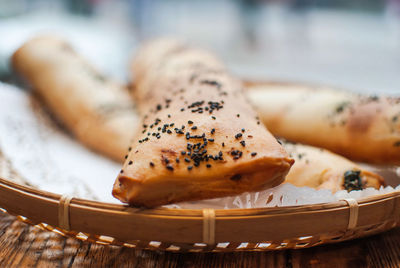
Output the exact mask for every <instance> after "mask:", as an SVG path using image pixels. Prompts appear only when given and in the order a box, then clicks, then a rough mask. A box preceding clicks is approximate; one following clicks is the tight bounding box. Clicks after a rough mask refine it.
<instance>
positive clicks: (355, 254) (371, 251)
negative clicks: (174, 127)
mask: <svg viewBox="0 0 400 268" xmlns="http://www.w3.org/2000/svg"><path fill="white" fill-rule="evenodd" d="M82 266H84V267H88V266H90V267H207V268H208V267H400V228H397V229H394V230H392V231H389V232H386V233H384V234H381V235H376V236H373V237H369V238H365V239H358V240H354V241H350V242H345V243H340V244H332V245H326V246H319V247H315V248H309V249H302V250H287V251H277V252H237V253H200V254H199V253H185V254H178V253H168V252H154V251H145V250H135V249H131V248H124V247H116V246H103V245H95V244H90V243H85V242H81V241H79V240H75V239H72V238H65V237H63V236H61V235H58V234H56V233H52V232H47V231H43V230H40V229H39V228H36V227H32V226H29V225H27V224H24V223H21V222H19V221H16V220H15V217H13V216H9V215H7V214H4V213H2V212H0V267H82Z"/></svg>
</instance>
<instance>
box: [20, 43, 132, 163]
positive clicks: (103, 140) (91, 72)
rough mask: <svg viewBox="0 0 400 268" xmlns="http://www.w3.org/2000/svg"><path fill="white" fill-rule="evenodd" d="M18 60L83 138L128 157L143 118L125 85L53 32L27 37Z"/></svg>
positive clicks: (57, 112)
mask: <svg viewBox="0 0 400 268" xmlns="http://www.w3.org/2000/svg"><path fill="white" fill-rule="evenodd" d="M12 63H13V66H14V68H15V70H16V71H17V72H18V73H19V74H20V75H21V76H22V77H23V78H25V79H26V80H27V81H28V82H29V83H30V84H31V85H32V87H33V88H34V90H35V91H36V92H37V93H38V94H39V95H40V97H41V98H42V99H43V101H44V102H45V104H46V105H47V106H48V107H49V108H50V109H51V111H52V112H53V113H54V114H55V115H56V117H57V119H59V120H60V121H61V122H62V123H63V124H64V125H65V126H66V127H67V128H68V129H69V130H70V131H71V132H72V133H73V134H74V135H75V136H76V137H77V138H78V139H79V140H80V141H82V142H83V143H84V144H86V145H87V146H88V147H89V148H91V149H94V150H96V151H98V152H101V153H103V154H105V155H107V156H110V157H111V158H113V159H115V160H119V161H121V162H122V161H123V158H124V155H125V153H126V150H127V148H128V147H127V144H129V143H130V141H131V138H132V136H133V133H134V131H135V129H136V128H137V124H138V123H139V121H138V118H137V116H136V113H135V110H134V106H133V102H132V101H130V100H129V93H128V92H127V90H126V88H125V87H124V86H122V85H120V84H118V83H116V82H115V81H112V80H110V79H107V78H105V77H104V76H102V75H101V74H100V73H99V72H98V71H96V70H95V69H94V68H93V67H92V66H91V65H89V64H88V63H87V62H86V61H85V60H84V59H83V58H82V57H80V56H79V55H78V54H77V53H75V52H74V51H73V49H72V48H71V46H70V45H69V44H67V43H66V42H65V41H63V40H62V39H59V38H57V37H53V36H42V37H37V38H34V39H32V40H30V41H28V42H26V43H25V44H24V45H23V46H22V47H21V48H19V49H18V50H17V51H16V52H15V54H14V55H13V58H12Z"/></svg>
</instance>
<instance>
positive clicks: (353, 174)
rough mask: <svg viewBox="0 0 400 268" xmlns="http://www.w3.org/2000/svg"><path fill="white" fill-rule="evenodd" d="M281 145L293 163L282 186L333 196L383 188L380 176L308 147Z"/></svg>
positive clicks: (287, 143) (326, 152)
mask: <svg viewBox="0 0 400 268" xmlns="http://www.w3.org/2000/svg"><path fill="white" fill-rule="evenodd" d="M282 144H283V147H284V148H285V149H286V151H287V152H288V153H289V154H290V155H291V156H292V157H293V158H294V159H295V160H296V163H295V164H294V165H293V166H292V168H291V169H290V171H289V174H288V175H287V176H286V179H285V183H291V184H293V185H295V186H299V187H303V186H308V187H311V188H315V189H328V190H331V191H332V192H333V193H334V192H337V191H339V190H347V191H352V190H362V189H365V188H368V187H373V188H376V189H379V188H380V187H381V186H384V180H383V178H382V177H381V176H379V175H377V174H375V173H373V172H370V171H367V170H365V169H363V168H361V167H360V166H358V165H357V164H355V163H354V162H351V161H350V160H348V159H346V158H344V157H342V156H339V155H337V154H334V153H331V152H329V151H327V150H324V149H320V148H316V147H312V146H307V145H302V144H293V143H289V142H286V141H283V142H282Z"/></svg>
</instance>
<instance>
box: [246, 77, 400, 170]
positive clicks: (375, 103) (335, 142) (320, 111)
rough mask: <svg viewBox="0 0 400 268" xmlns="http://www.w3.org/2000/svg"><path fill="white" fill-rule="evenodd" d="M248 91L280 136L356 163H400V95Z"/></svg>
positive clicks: (258, 87) (273, 88)
mask: <svg viewBox="0 0 400 268" xmlns="http://www.w3.org/2000/svg"><path fill="white" fill-rule="evenodd" d="M246 92H247V97H248V98H249V99H250V101H251V102H252V103H253V105H254V107H255V108H256V110H257V111H258V113H259V115H260V119H261V120H262V121H263V122H264V123H265V124H266V126H267V127H268V129H269V130H270V131H271V132H272V133H273V134H274V135H276V136H280V137H284V138H286V139H288V140H290V141H294V142H300V143H305V144H310V145H314V146H317V147H323V148H327V149H329V150H331V151H333V152H336V153H338V154H341V155H344V156H347V157H348V158H350V159H352V160H356V161H361V162H369V163H376V164H389V165H390V164H391V165H399V164H400V98H389V97H377V96H362V95H357V94H353V93H350V92H345V91H340V90H333V89H330V88H324V87H320V88H319V87H311V86H303V85H296V84H278V83H248V85H247V91H246Z"/></svg>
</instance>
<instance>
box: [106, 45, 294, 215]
mask: <svg viewBox="0 0 400 268" xmlns="http://www.w3.org/2000/svg"><path fill="white" fill-rule="evenodd" d="M132 72H133V73H134V74H135V89H134V90H133V92H132V93H133V95H134V96H135V99H136V100H137V101H138V111H139V113H140V115H141V117H142V120H143V126H142V128H141V129H139V131H138V132H137V133H136V135H135V136H134V141H133V143H132V145H131V148H130V150H129V154H128V157H127V160H126V161H125V163H124V166H123V169H122V170H121V173H120V174H119V176H118V178H117V180H116V182H115V184H114V189H113V195H114V196H115V197H116V198H118V199H120V200H121V201H122V202H125V203H129V204H130V205H133V206H145V207H154V206H158V205H164V204H169V203H175V202H180V201H191V200H200V199H207V198H215V197H222V196H231V195H236V194H240V193H243V192H251V191H260V190H262V189H266V188H269V187H273V186H276V185H278V184H280V183H282V182H283V180H284V178H285V176H286V174H287V173H288V171H289V169H290V167H291V165H292V164H293V159H291V158H290V157H289V156H288V154H287V153H286V152H285V150H284V149H283V148H282V146H281V145H280V144H279V143H278V142H277V141H276V139H275V138H274V137H273V136H272V135H271V134H270V133H269V132H268V130H267V129H266V128H265V127H264V126H263V125H262V124H261V123H260V121H259V120H258V118H257V115H256V113H255V112H254V111H253V109H252V108H251V107H250V105H249V104H248V103H247V102H246V101H245V98H244V96H243V92H242V86H241V83H240V82H239V81H238V80H236V79H234V78H232V77H231V76H230V75H229V74H228V73H227V71H226V70H225V68H224V66H223V65H222V64H221V63H220V62H219V61H218V60H217V59H216V58H215V57H214V56H212V55H211V54H209V53H207V52H205V51H203V50H197V49H193V48H189V47H187V46H186V45H183V44H181V43H179V42H176V41H172V40H157V41H153V42H151V43H149V44H147V45H145V46H144V47H143V48H142V49H140V50H139V52H138V53H137V57H136V58H135V59H134V61H133V64H132Z"/></svg>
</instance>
